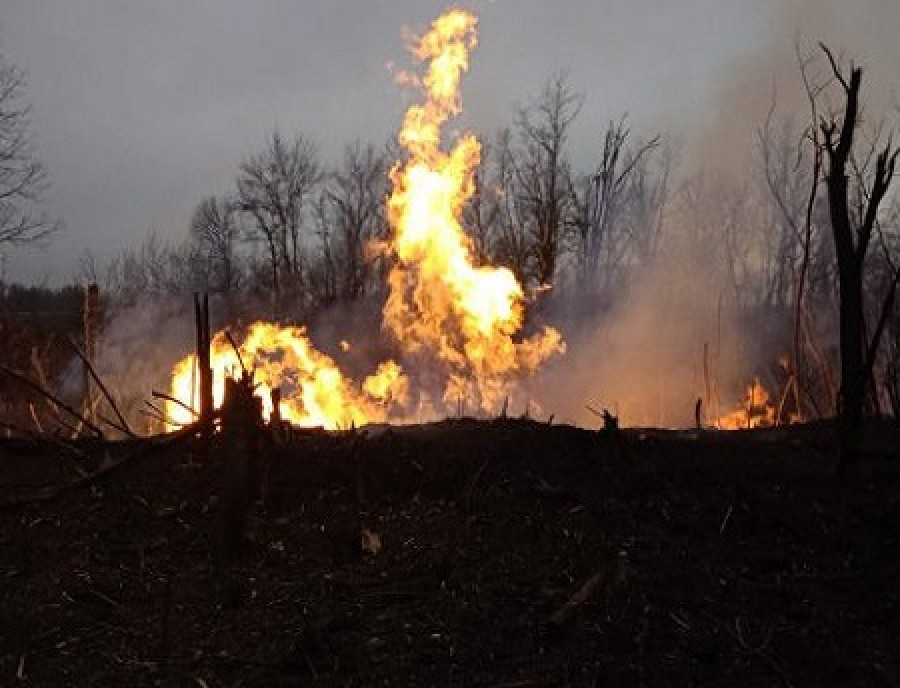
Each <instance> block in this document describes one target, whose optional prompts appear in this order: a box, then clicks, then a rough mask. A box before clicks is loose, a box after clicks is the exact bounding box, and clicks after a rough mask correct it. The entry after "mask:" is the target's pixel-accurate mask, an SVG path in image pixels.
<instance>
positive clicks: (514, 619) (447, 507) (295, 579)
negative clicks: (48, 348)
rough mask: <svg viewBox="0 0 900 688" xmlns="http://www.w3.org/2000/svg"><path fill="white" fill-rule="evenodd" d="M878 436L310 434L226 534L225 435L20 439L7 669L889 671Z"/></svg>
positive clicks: (2, 487)
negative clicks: (861, 459) (840, 447)
mask: <svg viewBox="0 0 900 688" xmlns="http://www.w3.org/2000/svg"><path fill="white" fill-rule="evenodd" d="M869 438H870V445H871V446H870V447H869V450H870V453H869V456H868V459H867V461H866V462H865V465H864V466H863V467H862V468H861V470H860V471H859V472H858V475H856V476H855V477H854V478H853V479H852V480H849V481H843V482H837V481H835V480H834V479H833V478H832V477H831V474H832V467H833V463H834V456H833V445H834V442H833V437H832V430H830V429H829V428H828V427H827V426H820V427H812V426H806V427H799V428H789V429H782V430H778V431H754V432H750V431H748V432H738V433H688V432H681V433H670V432H664V431H654V430H647V431H640V430H633V431H627V432H625V433H624V434H622V435H618V436H617V435H607V434H602V433H596V432H591V431H587V430H579V429H574V428H569V427H555V426H554V427H550V426H547V425H545V424H540V423H535V422H531V421H518V420H498V421H472V420H456V421H446V422H442V423H436V424H432V425H426V426H416V427H404V428H393V429H385V428H376V429H373V430H370V431H365V432H357V433H343V434H326V433H322V432H306V433H303V434H301V435H299V436H297V437H295V438H293V439H292V440H291V441H290V442H289V443H288V444H286V445H284V446H282V447H279V448H277V449H270V450H267V454H269V455H270V457H271V466H270V470H269V478H268V481H267V485H268V487H267V490H266V494H265V499H264V500H261V501H258V502H256V503H255V504H254V505H252V507H251V513H250V515H249V519H248V522H247V530H246V540H245V542H244V543H243V545H242V547H241V548H240V549H239V550H238V551H236V550H234V549H233V548H229V547H226V545H225V540H224V539H223V522H224V520H225V519H224V516H223V512H224V508H223V505H224V504H225V502H226V498H225V495H226V487H225V485H226V482H225V476H226V475H228V472H229V468H228V466H229V462H230V458H232V457H233V452H232V451H231V450H230V448H229V447H222V446H218V447H213V448H212V449H211V450H210V451H208V452H204V451H202V445H200V444H199V443H197V442H196V441H185V440H176V441H172V440H170V441H169V442H168V443H167V444H162V443H161V442H160V441H159V440H157V443H158V444H160V446H156V445H153V446H152V447H151V446H149V443H146V442H145V443H137V442H123V443H116V444H112V443H106V444H100V443H97V442H94V443H90V442H86V441H85V442H81V443H79V444H78V445H76V446H73V447H71V448H64V447H63V446H61V445H52V444H46V443H38V442H30V441H21V440H6V441H4V442H3V443H2V445H0V502H3V503H4V505H3V506H2V507H0V685H4V686H14V685H32V686H64V685H78V686H107V685H129V686H150V685H164V686H199V687H201V688H203V687H208V688H213V687H214V686H281V685H324V686H357V685H376V684H377V685H397V686H412V685H416V686H431V685H460V686H476V685H477V686H542V685H577V686H582V685H587V686H591V685H595V686H603V685H623V686H643V685H646V686H664V685H676V686H688V685H712V686H778V685H784V686H788V685H792V686H826V685H835V686H889V685H894V686H896V685H898V684H900V587H898V582H900V439H898V438H900V433H898V428H897V426H893V427H890V426H879V427H877V428H872V429H871V430H870V432H869ZM121 457H128V460H127V461H126V462H125V463H123V464H122V465H121V466H119V468H117V469H116V470H114V471H111V472H108V473H105V474H104V476H103V477H102V478H101V479H98V480H96V481H90V480H89V481H83V484H82V485H81V486H80V487H78V488H77V489H68V490H65V491H63V492H62V493H61V494H60V495H59V496H57V497H56V498H54V499H51V500H45V501H40V502H34V503H30V504H24V505H23V504H10V501H11V500H18V499H21V498H23V497H28V496H29V495H34V494H40V493H35V490H37V489H39V488H42V487H46V486H48V485H65V484H70V483H71V482H72V481H76V480H79V478H80V476H83V475H84V474H90V473H91V472H92V471H95V470H97V469H98V462H102V461H106V462H110V461H113V462H114V461H116V460H117V459H119V458H121ZM45 496H46V495H45ZM364 533H365V535H364ZM364 544H365V546H363V545H364Z"/></svg>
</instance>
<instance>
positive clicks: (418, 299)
mask: <svg viewBox="0 0 900 688" xmlns="http://www.w3.org/2000/svg"><path fill="white" fill-rule="evenodd" d="M475 25H476V18H475V17H474V15H472V14H470V13H468V12H465V11H462V10H451V11H449V12H447V13H445V14H444V15H442V16H441V17H439V18H438V19H437V20H435V21H434V22H433V23H432V25H431V28H430V30H429V31H428V32H427V33H426V34H425V35H424V36H422V37H421V38H420V39H418V40H417V41H415V43H414V45H412V46H411V51H412V53H413V55H414V56H415V58H416V59H417V60H418V61H420V62H424V63H427V68H426V69H425V72H424V75H423V76H421V77H417V76H409V75H404V80H405V81H407V82H409V83H413V84H415V85H417V86H418V87H420V88H421V90H422V93H423V95H424V100H423V102H422V103H420V104H415V105H412V106H411V107H410V108H409V109H408V110H407V112H406V115H405V117H404V120H403V125H402V128H401V131H400V133H399V136H398V140H399V143H400V145H401V146H402V148H403V150H404V151H405V153H406V155H405V157H404V160H402V161H400V162H398V163H397V164H396V165H395V166H394V168H393V169H392V170H391V173H390V179H391V182H392V185H393V192H392V194H391V196H390V198H389V199H388V217H389V222H390V226H391V236H390V237H389V240H388V241H387V242H386V244H385V245H383V246H380V247H377V248H378V250H380V251H381V252H382V253H383V254H384V255H387V256H388V257H389V258H390V259H391V260H392V261H393V268H392V269H391V271H390V274H389V277H388V287H389V295H388V298H387V302H386V304H385V306H384V311H383V329H384V330H385V331H386V332H387V333H388V334H389V335H391V337H392V338H393V340H394V342H395V344H396V346H397V347H398V349H399V350H400V351H402V352H403V354H404V356H405V357H406V358H408V359H410V361H411V362H412V363H413V365H414V367H415V369H416V370H419V371H422V372H423V373H424V374H423V375H420V376H418V378H420V379H413V380H411V379H410V378H409V377H408V376H407V374H406V373H405V372H404V370H403V369H402V368H401V367H400V365H398V364H397V363H395V362H393V361H387V362H384V363H381V364H380V365H379V366H378V367H377V369H376V371H375V372H374V373H373V374H372V375H370V376H369V377H367V378H366V379H365V380H363V381H362V383H360V384H356V383H355V382H353V381H352V380H350V379H348V378H347V377H345V375H344V374H343V373H342V372H341V370H340V369H339V368H338V366H337V364H336V363H335V361H334V360H332V359H331V358H330V357H328V356H326V355H325V354H323V353H321V352H319V351H317V350H316V349H315V348H313V346H312V345H311V343H310V341H309V339H308V337H307V334H306V331H305V330H304V329H303V328H302V327H281V326H278V325H274V324H269V323H262V322H260V323H256V324H254V325H253V326H251V327H250V328H249V329H248V330H247V333H246V336H245V338H244V339H243V341H242V343H241V344H239V349H240V354H241V358H242V359H243V360H244V361H245V363H246V364H247V365H248V366H251V367H253V368H254V370H255V380H256V381H257V382H258V383H259V384H258V391H259V394H260V396H261V397H262V399H263V403H264V414H265V416H266V417H268V416H269V415H270V414H271V413H272V410H273V409H272V401H271V396H270V395H271V392H272V390H273V389H274V388H279V389H280V390H281V392H282V401H281V403H280V406H279V411H280V413H281V417H282V418H284V419H285V420H288V421H290V422H291V423H294V424H296V425H301V426H315V425H322V426H326V427H329V428H334V427H346V426H349V425H350V424H356V425H360V424H363V423H367V422H380V421H384V420H395V421H402V420H408V419H411V418H412V415H411V414H410V412H409V411H408V410H407V409H408V408H409V406H410V404H408V400H409V399H410V397H411V396H412V389H411V388H413V383H415V386H414V389H415V393H416V399H415V404H414V407H415V408H417V409H418V410H419V411H421V410H422V409H427V410H429V412H431V413H433V412H438V413H440V412H441V411H442V410H444V411H446V409H448V408H458V406H457V404H458V403H459V402H461V401H464V402H465V405H466V408H468V409H472V408H474V409H480V410H483V411H489V412H490V411H496V410H497V409H498V408H499V403H500V401H502V399H503V397H504V395H508V394H509V393H510V391H511V389H510V388H511V387H513V388H514V386H515V385H516V384H517V383H518V382H519V381H521V379H522V377H523V376H524V375H527V374H530V373H532V372H534V371H535V370H536V369H537V368H538V367H539V366H540V365H541V364H542V363H543V362H544V361H545V360H546V359H547V358H548V357H550V356H551V355H553V354H556V353H561V352H563V351H564V350H565V344H564V342H563V340H562V337H561V335H560V333H559V332H558V331H557V330H556V329H554V328H551V327H544V328H543V329H542V330H540V331H539V332H537V333H536V334H532V335H531V336H528V337H523V336H522V335H521V330H522V328H523V325H524V311H525V297H524V292H523V289H522V286H521V285H520V284H519V283H518V282H517V281H516V279H515V277H514V276H513V274H512V272H511V271H509V270H507V269H506V268H498V267H490V266H476V265H475V264H474V260H473V251H472V246H471V242H470V240H469V239H468V237H467V236H466V234H465V232H464V231H463V228H462V225H461V220H460V218H461V214H462V210H463V207H464V206H465V204H466V202H467V201H468V200H469V198H470V197H471V195H472V193H473V191H474V178H473V172H474V169H475V167H476V165H477V164H478V161H479V156H480V152H481V151H480V146H479V143H478V141H477V139H476V138H475V136H474V135H472V134H464V135H462V136H460V137H459V139H458V140H457V142H456V144H455V145H454V146H452V147H451V148H450V149H449V150H444V149H443V148H442V146H441V136H442V129H443V126H444V125H445V124H446V123H447V121H448V120H449V119H450V118H451V117H453V116H455V115H457V114H459V112H460V98H459V82H460V78H461V76H462V74H463V73H464V72H465V71H466V70H467V69H468V60H469V52H470V51H471V50H472V48H474V47H475V44H476V34H475ZM340 347H341V349H342V350H343V351H344V352H347V351H349V350H350V349H351V344H350V343H349V342H347V341H346V340H342V341H341V342H340ZM211 361H212V368H213V377H214V395H213V396H214V403H215V405H216V406H219V405H221V403H222V399H223V396H224V387H225V384H224V381H225V377H226V376H227V375H230V374H234V373H236V372H238V371H239V370H240V362H239V360H238V356H237V354H236V353H235V351H234V350H233V348H232V346H231V344H230V343H229V342H228V340H227V337H226V336H225V335H224V334H223V333H219V334H217V335H216V336H215V337H214V338H213V341H212V352H211ZM196 368H197V364H196V360H195V357H194V356H193V355H191V356H188V357H187V358H185V359H184V360H182V361H181V362H180V363H178V364H177V365H176V366H175V369H174V371H173V374H172V383H171V395H172V397H174V398H175V399H177V400H179V401H180V402H182V403H183V404H184V406H182V405H180V404H178V403H175V402H172V403H170V404H169V406H168V408H167V411H168V413H169V415H170V417H171V419H172V420H173V422H174V423H175V424H183V423H189V422H191V421H192V420H193V414H192V413H191V411H190V410H188V409H187V408H185V406H189V407H192V406H193V404H192V402H193V400H194V399H196V398H198V396H199V395H198V390H197V381H196V378H197V377H199V376H198V375H196V374H195V371H196ZM433 392H434V393H436V394H437V395H439V397H438V398H432V393H433ZM418 418H421V416H417V419H418Z"/></svg>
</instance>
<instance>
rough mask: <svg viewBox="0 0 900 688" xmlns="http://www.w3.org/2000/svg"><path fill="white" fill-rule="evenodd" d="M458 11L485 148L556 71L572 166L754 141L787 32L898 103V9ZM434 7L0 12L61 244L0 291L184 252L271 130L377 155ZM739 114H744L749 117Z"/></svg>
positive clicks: (100, 0)
mask: <svg viewBox="0 0 900 688" xmlns="http://www.w3.org/2000/svg"><path fill="white" fill-rule="evenodd" d="M462 5H463V6H465V7H469V8H471V9H474V10H475V12H476V13H477V14H478V15H479V18H480V21H479V47H478V48H477V50H476V52H475V53H474V55H473V58H472V65H471V71H470V74H469V76H468V77H467V78H466V80H465V82H464V92H463V107H464V109H465V111H466V115H465V120H464V121H465V124H466V126H470V127H473V128H475V129H477V130H481V131H486V132H493V131H495V130H496V129H497V128H498V127H500V126H503V125H506V124H509V123H510V122H511V121H512V118H513V113H514V110H515V107H516V104H517V103H524V102H527V101H528V100H529V99H530V98H531V97H533V96H534V95H536V94H537V93H538V92H539V90H540V88H541V86H542V84H543V82H544V81H545V80H546V79H547V78H548V77H549V76H551V75H552V74H553V73H554V72H555V71H557V70H560V69H565V70H568V72H569V74H570V77H571V82H572V85H573V86H574V87H575V88H576V89H578V90H579V91H582V92H583V93H584V94H585V95H586V101H585V106H584V109H583V111H582V114H581V116H580V118H579V121H578V126H577V130H576V136H575V138H574V140H573V149H574V150H575V154H576V158H577V160H578V161H587V160H588V159H589V157H590V155H591V154H593V153H594V152H595V151H596V150H597V149H598V145H599V137H600V135H601V134H602V128H603V126H604V124H605V122H606V121H607V120H608V119H609V118H612V117H617V116H618V115H619V114H621V113H622V112H624V111H627V112H629V113H630V115H631V116H632V119H633V121H634V123H635V127H636V129H637V130H638V133H641V132H643V133H645V134H647V135H649V134H651V133H654V132H655V131H656V130H663V131H669V132H672V133H675V134H678V135H679V136H682V137H687V138H686V140H687V141H688V142H689V143H690V142H691V141H694V140H696V137H697V134H696V132H697V131H704V132H709V133H708V136H709V137H710V139H709V141H708V142H707V144H708V145H711V146H713V147H715V146H717V145H722V146H724V145H726V144H725V143H724V142H725V141H732V140H733V139H734V136H735V134H734V131H735V129H734V127H733V126H732V125H734V124H735V123H737V124H741V122H740V120H741V119H742V118H743V119H744V120H745V121H744V122H743V125H744V128H743V130H741V129H740V127H738V129H737V130H738V132H739V133H738V134H737V138H738V140H743V139H745V138H748V137H750V136H752V128H753V125H752V121H753V119H754V117H755V116H756V114H755V113H756V112H757V111H758V110H759V107H758V106H759V105H760V102H759V101H760V100H761V99H762V96H761V95H760V94H767V93H768V92H769V91H770V90H771V79H772V78H773V76H774V74H775V73H778V72H795V71H796V65H795V63H793V62H792V60H793V57H792V56H793V42H794V38H795V36H796V34H797V32H798V31H800V32H801V33H803V34H805V35H811V36H812V37H813V38H816V39H818V38H819V37H822V38H825V39H826V40H829V41H837V45H838V47H839V48H846V49H848V50H850V51H853V54H854V55H859V56H861V57H864V58H866V59H867V60H869V61H871V63H872V64H873V65H876V66H878V68H879V69H881V70H882V72H883V73H884V74H893V76H894V78H895V79H897V82H896V83H894V84H889V86H888V87H893V88H896V87H897V86H900V77H897V76H896V75H897V74H900V47H897V46H900V41H897V39H896V33H897V30H898V29H900V1H898V0H858V1H857V2H852V3H851V2H843V3H842V2H839V0H594V1H591V0H579V1H577V0H559V1H554V2H550V1H548V0H494V1H492V2H488V1H481V2H476V1H469V2H464V3H462ZM842 5H843V6H845V7H846V6H847V5H852V9H851V11H846V10H843V11H842V10H841V9H840V8H841V6H842ZM446 7H447V3H445V2H433V1H431V0H416V1H415V2H413V1H412V0H393V1H390V2H389V1H388V0H328V1H325V0H322V1H315V2H313V1H311V0H309V1H303V0H257V1H255V2H249V1H248V0H243V1H237V0H152V1H150V0H0V48H2V50H3V51H4V52H5V54H6V55H7V57H8V58H9V59H10V60H11V61H12V62H14V63H16V64H17V65H18V66H19V67H21V68H23V69H24V70H26V72H27V74H28V80H29V97H30V100H31V102H32V106H33V129H34V137H35V142H36V144H37V146H38V149H39V151H40V154H41V156H42V158H43V159H44V161H45V163H46V165H47V168H48V171H49V172H50V175H51V180H52V188H51V191H50V193H49V195H48V200H49V205H50V210H51V212H52V213H53V214H54V215H56V216H58V217H60V218H61V219H62V220H63V221H64V222H65V225H66V230H65V233H64V234H62V235H60V236H59V237H57V238H56V239H55V240H54V241H53V242H52V244H51V245H50V246H49V247H48V248H47V249H46V250H38V249H35V248H29V249H28V250H25V251H21V250H20V251H16V252H12V253H10V254H9V256H8V261H7V266H6V270H7V278H9V279H12V280H19V281H26V282H38V283H40V282H47V283H50V284H58V283H61V282H66V281H67V280H69V279H71V278H72V276H73V275H74V273H75V271H76V270H77V266H78V258H79V256H80V255H81V254H82V253H83V252H84V251H86V250H90V251H92V252H94V253H95V254H97V255H98V256H99V257H100V258H102V259H105V258H108V257H109V256H111V255H112V254H114V253H115V252H117V251H119V250H121V249H122V248H123V247H124V246H126V245H129V244H136V243H138V242H139V241H141V240H142V238H143V237H144V235H145V234H146V232H147V231H148V230H149V229H151V228H155V229H156V230H157V231H158V233H159V234H160V235H161V236H162V237H164V238H171V239H173V240H177V239H179V238H180V237H183V236H184V234H185V232H186V226H187V221H188V218H189V216H190V212H191V210H192V208H193V206H194V204H195V203H196V202H197V201H198V200H199V199H200V198H201V197H202V196H203V195H206V194H210V193H220V192H224V191H227V190H229V189H230V188H231V187H232V185H233V180H234V177H235V173H236V170H237V166H238V164H239V163H240V161H241V160H242V159H243V158H244V157H246V156H247V155H248V154H251V153H253V152H255V151H256V150H257V149H259V148H260V147H261V146H262V145H263V144H264V142H265V139H266V136H267V135H268V134H269V133H270V132H271V131H272V129H273V128H274V127H275V126H277V127H279V128H280V129H281V130H282V131H283V132H284V133H287V134H290V133H295V132H302V133H303V134H305V135H307V136H309V137H310V138H312V139H313V140H314V141H316V142H317V143H318V145H319V147H320V149H321V150H322V153H323V154H324V156H325V157H326V159H329V160H330V159H336V157H337V155H338V154H339V152H340V150H341V148H342V147H343V145H344V144H346V143H349V142H351V141H353V140H354V139H357V138H359V139H362V140H364V141H373V142H375V143H381V142H383V141H385V140H386V139H387V138H388V137H389V136H391V135H392V134H393V132H394V131H395V129H396V127H397V125H398V123H399V121H400V117H401V114H402V112H403V109H404V106H405V104H406V103H408V102H409V99H410V97H411V94H410V93H409V92H404V91H403V90H402V89H400V88H399V87H397V86H396V85H395V84H394V82H393V78H392V75H391V69H390V65H392V64H393V65H397V66H408V65H409V60H408V58H407V55H406V52H405V50H404V47H403V39H402V36H403V30H404V27H409V28H412V29H421V28H422V27H424V26H426V25H427V23H428V22H429V21H430V20H431V19H432V18H434V17H435V16H437V15H438V14H439V13H440V12H441V11H442V10H443V9H445V8H446ZM867 43H869V45H867ZM860 50H862V54H860V52H859V51H860ZM791 78H793V77H785V79H784V80H785V81H789V82H790V83H791V84H793V82H792V81H790V79H791ZM887 78H888V77H885V79H887ZM740 94H751V96H752V98H753V103H752V107H749V108H748V107H747V106H745V104H742V103H741V100H742V99H741V97H740ZM766 105H767V103H762V108H761V110H762V112H764V111H765V106H766ZM750 113H754V114H753V117H751V116H750ZM725 121H727V123H728V126H723V122H725ZM717 141H718V143H717ZM710 142H711V143H710ZM727 145H730V144H727Z"/></svg>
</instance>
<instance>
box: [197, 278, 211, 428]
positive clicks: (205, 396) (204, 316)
mask: <svg viewBox="0 0 900 688" xmlns="http://www.w3.org/2000/svg"><path fill="white" fill-rule="evenodd" d="M194 315H195V318H196V325H197V369H198V370H197V377H198V380H199V381H200V394H199V397H200V398H199V402H200V422H201V424H202V425H203V428H204V432H209V430H210V428H211V425H212V417H213V411H214V400H213V375H212V365H211V362H210V356H211V354H210V344H211V338H210V330H209V296H207V295H206V294H204V295H203V299H202V300H201V298H200V295H199V294H194Z"/></svg>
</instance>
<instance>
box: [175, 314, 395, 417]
mask: <svg viewBox="0 0 900 688" xmlns="http://www.w3.org/2000/svg"><path fill="white" fill-rule="evenodd" d="M239 348H240V352H241V358H242V359H243V361H244V364H245V365H246V366H247V367H248V368H253V369H254V373H255V375H254V380H255V381H256V382H257V383H258V387H257V394H258V395H259V396H260V397H261V398H262V401H263V415H264V417H265V418H266V419H268V418H269V416H270V415H271V413H272V399H271V394H272V390H273V389H274V388H276V387H280V388H281V390H282V401H281V403H280V405H279V410H280V411H281V417H282V418H283V419H284V420H286V421H289V422H291V423H292V424H294V425H298V426H301V427H314V426H323V427H326V428H329V429H336V428H342V427H350V426H351V425H362V424H364V423H367V422H378V421H383V420H386V419H387V418H388V411H389V408H390V406H391V405H392V404H404V403H405V402H406V395H407V391H408V388H407V379H406V376H405V375H404V374H403V371H402V370H401V369H400V366H398V365H397V364H396V363H393V362H392V361H389V362H387V363H382V364H381V365H380V366H379V367H378V369H377V370H376V371H375V373H373V374H372V375H370V376H369V377H367V378H366V379H365V380H364V381H363V383H362V385H361V386H359V387H358V386H356V385H354V384H353V382H351V381H350V380H348V379H347V378H346V377H344V375H343V374H342V373H341V371H340V370H339V369H338V367H337V365H336V364H335V362H334V361H333V360H332V359H331V358H329V357H328V356H326V355H325V354H323V353H321V352H319V351H317V350H316V349H314V348H313V346H312V344H311V343H310V341H309V339H308V338H307V336H306V331H305V330H304V329H303V328H302V327H280V326H278V325H273V324H271V323H263V322H258V323H255V324H253V325H251V326H250V327H249V328H248V330H247V333H246V336H245V338H244V340H243V342H242V343H241V344H240V345H239ZM210 361H211V364H212V369H213V401H214V404H215V406H216V408H218V407H220V406H221V405H222V400H223V397H224V395H225V378H226V377H227V376H234V375H236V374H239V372H240V370H241V365H240V362H239V361H238V357H237V355H236V354H235V352H234V349H233V348H232V346H231V344H229V343H228V340H227V339H226V337H225V335H224V333H222V332H220V333H218V334H217V335H216V336H215V337H213V340H212V344H211V356H210ZM196 365H197V364H196V357H195V356H194V355H193V354H191V355H189V356H187V357H186V358H184V359H183V360H182V361H181V362H179V363H178V364H177V365H176V366H175V369H174V371H173V373H172V389H171V395H172V396H173V397H175V398H176V399H178V400H180V401H183V402H184V403H186V404H188V405H195V404H192V400H194V399H197V398H198V397H199V381H198V380H197V378H198V377H199V376H198V375H197V374H196ZM192 386H193V389H192ZM167 411H168V414H169V417H170V418H171V419H172V420H173V421H174V423H173V424H177V425H181V424H186V423H190V422H191V421H192V420H193V417H192V414H191V413H190V412H189V411H187V410H186V409H185V408H183V407H181V406H179V405H178V404H176V403H174V402H169V404H168V408H167Z"/></svg>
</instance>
